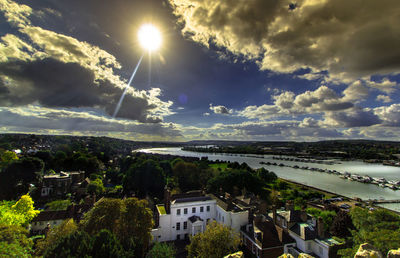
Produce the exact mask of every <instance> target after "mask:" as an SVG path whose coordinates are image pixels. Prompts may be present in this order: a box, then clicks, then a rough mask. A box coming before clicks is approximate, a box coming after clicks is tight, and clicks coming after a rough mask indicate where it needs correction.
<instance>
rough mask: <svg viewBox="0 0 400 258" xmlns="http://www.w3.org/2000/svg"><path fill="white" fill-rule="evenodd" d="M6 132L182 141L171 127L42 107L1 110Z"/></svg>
mask: <svg viewBox="0 0 400 258" xmlns="http://www.w3.org/2000/svg"><path fill="white" fill-rule="evenodd" d="M0 120H1V121H2V126H1V128H0V131H2V132H13V131H14V132H30V133H46V132H51V133H52V134H74V135H97V136H99V135H105V136H111V137H119V138H128V139H136V138H140V139H143V140H146V139H148V140H155V139H159V140H171V139H175V140H176V139H182V134H181V131H180V129H179V128H177V126H175V125H174V124H171V123H157V124H154V123H139V122H135V121H132V120H123V119H112V118H110V117H108V116H107V115H106V114H105V113H101V112H99V111H98V110H96V109H87V108H86V109H85V108H69V109H65V108H64V109H54V108H46V107H41V106H38V105H27V106H21V107H13V108H11V107H0Z"/></svg>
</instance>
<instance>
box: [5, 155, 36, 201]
mask: <svg viewBox="0 0 400 258" xmlns="http://www.w3.org/2000/svg"><path fill="white" fill-rule="evenodd" d="M43 168H44V163H43V161H42V160H40V159H38V158H32V157H28V158H22V159H19V160H15V161H14V162H12V163H11V164H10V165H8V166H7V167H6V168H5V169H4V170H3V171H2V172H1V173H0V195H1V197H3V199H13V198H16V197H17V196H19V195H21V194H22V193H27V192H28V190H29V184H30V183H33V182H35V181H36V179H37V174H38V173H40V172H42V171H43Z"/></svg>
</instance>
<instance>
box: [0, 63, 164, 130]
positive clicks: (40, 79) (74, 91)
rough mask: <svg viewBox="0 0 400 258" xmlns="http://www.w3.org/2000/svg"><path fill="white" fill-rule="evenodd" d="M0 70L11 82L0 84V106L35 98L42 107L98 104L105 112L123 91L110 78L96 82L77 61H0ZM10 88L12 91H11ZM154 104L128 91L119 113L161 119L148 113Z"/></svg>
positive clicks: (112, 108)
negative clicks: (7, 85)
mask: <svg viewBox="0 0 400 258" xmlns="http://www.w3.org/2000/svg"><path fill="white" fill-rule="evenodd" d="M0 74H1V75H3V76H7V77H8V78H9V79H11V81H10V82H9V84H10V86H9V87H8V88H7V87H5V86H4V82H2V85H0V106H21V105H27V104H33V103H36V102H38V103H39V104H41V105H43V106H45V107H97V108H100V109H105V110H106V111H107V113H108V114H112V112H113V111H114V108H115V105H116V101H117V100H118V99H119V97H120V96H121V94H122V90H121V89H120V88H117V87H115V86H114V85H113V84H112V83H111V82H109V81H107V80H106V81H97V82H95V75H94V73H93V71H91V70H88V69H86V68H84V67H82V66H80V65H79V64H77V63H64V62H61V61H57V60H55V59H52V58H46V59H43V60H36V61H32V62H23V61H16V62H7V63H3V64H0ZM10 89H12V91H10ZM154 108H156V106H155V105H154V104H150V103H149V102H148V101H147V100H146V96H145V95H144V96H143V97H142V98H140V97H135V96H132V95H129V94H128V95H127V96H126V99H125V102H124V103H123V105H122V107H121V110H120V112H119V114H118V117H123V118H129V119H133V120H138V121H140V122H160V121H161V119H160V118H156V117H151V116H148V114H149V110H151V109H154Z"/></svg>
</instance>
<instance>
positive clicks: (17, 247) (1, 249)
mask: <svg viewBox="0 0 400 258" xmlns="http://www.w3.org/2000/svg"><path fill="white" fill-rule="evenodd" d="M28 234H29V232H28V230H26V229H25V228H23V227H21V226H18V225H0V257H30V254H31V253H32V246H33V241H32V240H31V239H29V238H28V237H27V236H28Z"/></svg>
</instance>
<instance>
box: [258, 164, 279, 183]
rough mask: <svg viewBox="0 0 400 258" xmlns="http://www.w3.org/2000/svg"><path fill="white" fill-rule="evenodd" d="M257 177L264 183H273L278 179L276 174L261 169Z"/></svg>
mask: <svg viewBox="0 0 400 258" xmlns="http://www.w3.org/2000/svg"><path fill="white" fill-rule="evenodd" d="M257 176H258V177H259V178H260V179H261V180H263V181H264V183H267V184H268V183H272V182H274V181H275V180H276V179H278V177H277V175H276V174H275V173H274V172H270V171H268V170H266V169H265V168H263V167H262V168H259V169H257Z"/></svg>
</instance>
